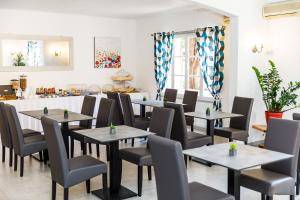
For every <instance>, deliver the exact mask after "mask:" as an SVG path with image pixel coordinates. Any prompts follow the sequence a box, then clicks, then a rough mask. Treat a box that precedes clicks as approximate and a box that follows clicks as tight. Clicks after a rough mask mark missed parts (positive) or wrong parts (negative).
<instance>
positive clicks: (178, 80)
mask: <svg viewBox="0 0 300 200" xmlns="http://www.w3.org/2000/svg"><path fill="white" fill-rule="evenodd" d="M174 88H176V89H177V90H178V93H179V94H183V93H184V90H185V77H184V76H174Z"/></svg>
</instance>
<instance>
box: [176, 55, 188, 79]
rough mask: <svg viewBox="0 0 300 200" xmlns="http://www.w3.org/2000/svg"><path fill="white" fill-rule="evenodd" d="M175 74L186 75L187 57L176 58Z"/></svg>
mask: <svg viewBox="0 0 300 200" xmlns="http://www.w3.org/2000/svg"><path fill="white" fill-rule="evenodd" d="M174 75H183V76H184V75H185V57H175V58H174Z"/></svg>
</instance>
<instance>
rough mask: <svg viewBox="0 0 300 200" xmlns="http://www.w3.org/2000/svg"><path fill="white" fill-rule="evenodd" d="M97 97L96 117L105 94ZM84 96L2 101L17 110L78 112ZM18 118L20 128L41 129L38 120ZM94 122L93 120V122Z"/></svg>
mask: <svg viewBox="0 0 300 200" xmlns="http://www.w3.org/2000/svg"><path fill="white" fill-rule="evenodd" d="M93 96H95V97H97V101H96V105H95V113H94V117H97V112H98V108H99V103H100V99H101V98H102V97H106V94H98V95H93ZM130 96H131V99H143V97H144V96H146V97H148V94H147V93H130ZM83 98H84V96H69V97H57V98H31V99H22V100H6V101H3V102H4V103H7V104H10V105H13V106H15V107H16V110H17V112H19V111H28V110H42V109H44V107H47V108H48V109H55V108H58V109H67V110H69V111H73V112H78V113H80V111H81V106H82V102H83ZM0 101H1V100H0ZM133 107H134V110H135V112H137V113H138V111H139V106H136V105H133ZM19 119H20V122H21V126H22V128H31V129H34V130H39V131H41V130H42V126H41V123H40V121H39V120H35V119H33V118H30V117H27V116H24V115H22V114H19ZM94 121H95V120H94ZM94 123H95V122H94Z"/></svg>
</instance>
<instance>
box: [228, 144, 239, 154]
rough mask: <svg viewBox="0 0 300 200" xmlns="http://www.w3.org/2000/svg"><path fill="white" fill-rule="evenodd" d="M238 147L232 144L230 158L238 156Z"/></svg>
mask: <svg viewBox="0 0 300 200" xmlns="http://www.w3.org/2000/svg"><path fill="white" fill-rule="evenodd" d="M237 150H238V146H237V144H236V143H231V144H230V146H229V156H236V155H237Z"/></svg>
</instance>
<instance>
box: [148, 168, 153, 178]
mask: <svg viewBox="0 0 300 200" xmlns="http://www.w3.org/2000/svg"><path fill="white" fill-rule="evenodd" d="M148 180H149V181H151V180H152V168H151V166H148Z"/></svg>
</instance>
